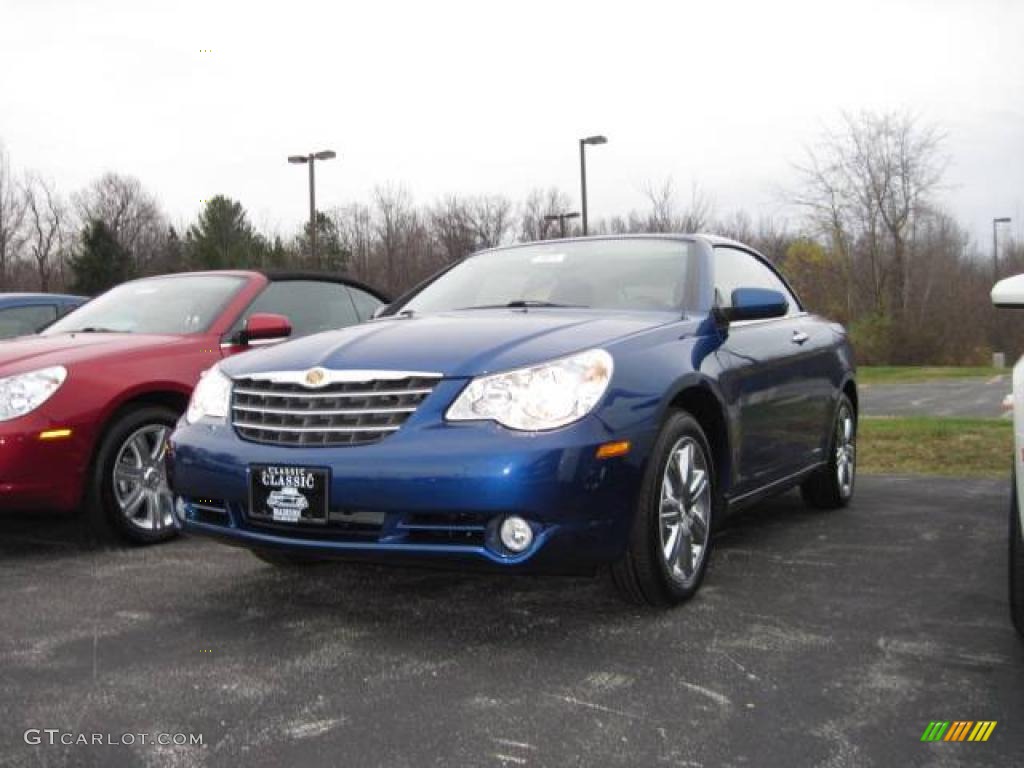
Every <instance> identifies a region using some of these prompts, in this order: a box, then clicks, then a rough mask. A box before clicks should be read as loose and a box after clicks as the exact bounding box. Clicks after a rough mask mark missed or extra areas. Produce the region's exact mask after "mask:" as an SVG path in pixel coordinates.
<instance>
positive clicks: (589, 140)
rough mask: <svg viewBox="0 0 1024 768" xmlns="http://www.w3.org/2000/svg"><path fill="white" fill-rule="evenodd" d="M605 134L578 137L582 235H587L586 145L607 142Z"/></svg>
mask: <svg viewBox="0 0 1024 768" xmlns="http://www.w3.org/2000/svg"><path fill="white" fill-rule="evenodd" d="M607 143H608V139H607V138H606V137H605V136H587V137H586V138H585V139H580V208H581V209H582V210H583V235H584V236H586V235H587V145H588V144H607Z"/></svg>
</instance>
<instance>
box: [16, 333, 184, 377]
mask: <svg viewBox="0 0 1024 768" xmlns="http://www.w3.org/2000/svg"><path fill="white" fill-rule="evenodd" d="M191 338H194V337H190V336H177V335H174V336H158V335H151V334H144V333H58V334H54V335H53V336H22V337H20V338H17V339H11V340H9V341H2V342H0V377H3V376H10V375H12V374H15V373H21V372H23V371H34V370H37V369H39V368H46V367H48V366H51V365H64V366H67V365H74V364H75V363H79V362H86V361H89V362H92V361H95V360H97V359H99V358H103V357H107V356H118V357H120V356H123V355H126V354H128V355H130V354H132V353H136V354H145V353H147V352H149V351H151V350H152V351H155V350H159V349H160V348H162V347H165V346H167V345H168V344H174V343H176V342H177V343H180V342H182V341H184V340H186V339H191Z"/></svg>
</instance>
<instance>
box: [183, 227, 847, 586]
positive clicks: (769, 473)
mask: <svg viewBox="0 0 1024 768" xmlns="http://www.w3.org/2000/svg"><path fill="white" fill-rule="evenodd" d="M856 431H857V390H856V385H855V382H854V363H853V356H852V353H851V349H850V345H849V342H848V340H847V336H846V333H845V331H844V330H843V328H842V327H840V326H838V325H835V324H833V323H830V322H827V321H825V320H822V319H820V318H818V317H815V316H813V315H809V314H808V313H806V312H805V311H804V310H803V308H802V307H801V305H800V302H799V300H798V299H797V298H796V296H795V295H794V294H793V292H792V290H791V289H790V288H789V287H788V285H787V284H786V282H785V280H784V279H783V278H782V277H781V276H780V275H779V274H778V273H777V272H776V271H775V270H774V269H773V268H772V266H771V265H770V264H769V263H768V262H766V261H765V259H763V258H762V257H761V256H760V255H758V254H757V253H756V252H755V251H753V250H751V249H749V248H747V247H745V246H743V245H741V244H740V243H737V242H733V241H731V240H725V239H721V238H716V237H707V236H692V237H691V236H669V235H666V236H646V237H637V236H628V237H600V238H584V239H575V240H560V241H547V242H541V243H529V244H525V245H518V246H514V247H508V248H498V249H494V250H489V251H484V252H481V253H477V254H475V255H473V256H470V257H469V258H467V259H465V260H463V261H461V262H459V263H457V264H456V265H454V266H453V267H451V268H449V269H448V270H446V271H444V272H442V273H441V274H439V275H437V276H435V277H434V278H432V279H431V280H428V281H427V282H426V283H424V284H423V285H420V286H419V287H417V288H416V289H415V290H413V291H411V292H410V293H409V294H407V295H405V296H403V297H402V298H400V299H398V300H397V301H395V302H394V303H393V304H391V305H390V306H389V307H388V308H387V310H386V311H385V312H384V313H383V315H382V316H381V317H379V318H377V319H375V320H372V321H370V322H368V323H364V324H363V325H359V326H354V327H350V328H345V329H343V330H339V331H330V332H326V333H321V334H317V335H314V336H310V337H307V338H303V339H299V340H296V341H293V342H288V343H284V344H281V345H279V346H276V347H271V348H267V349H265V350H261V351H258V352H253V353H250V354H247V355H242V356H239V357H237V358H232V359H229V360H225V361H223V362H222V363H219V364H218V365H217V366H215V367H214V368H212V369H211V370H210V371H208V372H207V374H206V375H205V376H204V377H203V379H202V381H201V382H200V384H199V386H198V387H197V388H196V390H195V393H194V395H193V398H192V402H191V404H190V406H189V409H188V412H187V414H186V415H185V417H184V419H183V420H182V422H181V423H180V424H179V427H178V429H177V431H175V433H174V435H173V437H172V439H171V445H170V451H169V459H168V461H169V470H170V473H171V482H172V487H173V489H174V491H175V493H176V494H177V496H178V499H177V513H178V517H179V520H180V522H181V523H182V524H183V525H184V527H185V529H186V530H188V531H190V532H192V533H195V534H203V535H209V536H215V537H218V538H220V539H222V540H224V541H226V542H228V543H232V544H238V545H243V546H246V547H249V548H251V549H252V550H253V551H254V552H255V553H256V554H257V555H258V556H259V557H261V558H262V559H264V560H267V561H269V562H272V563H275V564H296V563H302V562H311V561H314V560H318V559H325V558H342V559H371V560H376V561H395V562H398V561H403V562H408V561H416V562H424V561H433V562H441V563H444V564H450V565H453V566H454V565H456V564H458V565H459V566H465V565H469V564H482V565H486V566H490V567H495V568H498V569H505V570H509V571H513V570H553V571H580V570H587V571H594V570H597V569H598V568H599V567H601V566H610V569H611V573H612V576H613V578H614V581H615V583H616V584H617V585H618V586H619V587H620V588H621V590H622V591H623V592H624V593H625V595H626V596H627V597H629V598H631V599H633V600H636V601H638V602H643V603H649V604H653V605H671V604H674V603H678V602H680V601H682V600H685V599H686V598H688V597H690V596H691V595H692V594H693V593H694V592H695V591H696V590H697V588H698V587H699V586H700V583H701V580H702V578H703V575H704V572H705V569H706V568H707V564H708V557H709V554H710V550H711V545H712V539H711V531H712V528H713V527H714V526H715V525H716V524H717V523H718V522H720V521H721V520H722V519H723V518H724V517H725V516H726V515H728V514H729V513H730V512H732V511H734V510H736V509H739V508H740V507H743V506H745V505H747V504H749V503H752V502H755V501H757V500H758V499H761V498H764V497H765V496H767V495H770V494H774V493H778V492H780V491H784V490H786V489H788V488H791V487H794V486H797V485H799V486H800V488H801V490H802V492H803V496H804V498H805V500H806V501H807V502H808V503H809V504H811V505H812V506H815V507H821V508H829V507H840V506H843V505H845V504H846V503H847V502H848V501H849V500H850V498H851V496H852V494H853V486H854V471H855V461H856V453H855V442H856Z"/></svg>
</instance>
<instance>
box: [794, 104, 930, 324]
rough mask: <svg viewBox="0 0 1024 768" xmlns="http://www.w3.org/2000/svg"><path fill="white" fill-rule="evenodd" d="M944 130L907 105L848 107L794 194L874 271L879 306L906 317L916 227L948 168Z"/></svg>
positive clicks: (841, 246) (846, 252)
mask: <svg viewBox="0 0 1024 768" xmlns="http://www.w3.org/2000/svg"><path fill="white" fill-rule="evenodd" d="M942 140H943V137H942V134H941V133H940V131H939V130H938V129H937V128H935V127H934V126H931V125H925V124H921V123H920V122H919V121H918V120H916V119H915V118H914V117H913V116H911V115H909V114H907V113H903V112H894V113H883V114H875V113H871V112H862V113H859V114H857V115H851V114H844V115H843V122H842V125H841V127H840V129H839V130H838V131H837V132H826V133H825V134H824V136H823V137H822V138H821V140H820V141H819V143H818V145H817V146H816V147H814V148H811V149H808V152H807V155H808V159H807V162H806V163H805V164H804V165H802V166H799V167H798V171H799V172H800V173H801V176H802V181H803V183H802V188H801V189H800V191H799V192H798V193H797V194H796V195H795V196H794V200H795V202H796V203H797V204H799V205H801V206H803V207H804V208H805V209H806V210H807V212H808V214H809V219H810V221H811V222H812V223H813V224H814V225H815V226H816V227H818V229H819V231H821V232H823V233H825V234H827V235H828V237H829V239H830V240H831V241H832V243H833V245H834V247H835V248H836V249H837V251H839V252H840V253H841V254H842V256H843V259H842V261H843V263H844V264H845V265H846V268H847V269H848V271H849V276H851V277H852V276H853V273H854V271H855V269H856V262H860V263H862V264H863V265H864V266H865V267H866V270H857V271H866V272H867V274H868V279H869V284H870V286H871V290H872V294H873V297H872V298H873V304H874V307H875V310H876V311H877V312H884V311H888V312H891V313H892V315H893V317H894V318H895V319H897V320H898V319H900V318H902V317H903V315H904V313H905V312H906V310H907V307H908V304H909V302H910V285H911V270H912V264H913V263H914V259H912V258H911V249H912V247H913V232H914V228H915V226H916V223H917V221H918V220H920V219H921V218H922V217H923V216H926V215H927V214H928V211H929V209H930V197H931V195H932V194H933V193H934V192H935V190H936V189H937V188H938V186H939V184H940V183H941V180H942V174H943V171H944V170H945V159H944V157H943V155H942V153H941V146H942Z"/></svg>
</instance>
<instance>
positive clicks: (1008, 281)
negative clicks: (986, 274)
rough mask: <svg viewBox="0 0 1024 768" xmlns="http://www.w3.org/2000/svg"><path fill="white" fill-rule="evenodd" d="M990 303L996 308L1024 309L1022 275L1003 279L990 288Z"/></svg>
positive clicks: (1023, 276)
mask: <svg viewBox="0 0 1024 768" xmlns="http://www.w3.org/2000/svg"><path fill="white" fill-rule="evenodd" d="M992 303H993V304H994V305H996V306H997V307H1009V308H1016V309H1020V308H1024V275H1014V276H1013V277H1004V278H1003V279H1002V280H1000V281H999V282H998V283H996V284H995V285H994V286H993V287H992Z"/></svg>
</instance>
